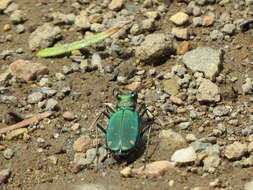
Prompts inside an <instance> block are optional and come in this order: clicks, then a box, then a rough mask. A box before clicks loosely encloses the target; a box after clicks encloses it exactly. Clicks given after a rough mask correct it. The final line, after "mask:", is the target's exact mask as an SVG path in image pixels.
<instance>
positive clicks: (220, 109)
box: [213, 105, 230, 117]
mask: <svg viewBox="0 0 253 190" xmlns="http://www.w3.org/2000/svg"><path fill="white" fill-rule="evenodd" d="M229 113H230V109H229V108H228V107H226V106H223V105H219V106H216V107H215V108H214V109H213V114H214V116H219V117H221V116H226V115H228V114H229Z"/></svg>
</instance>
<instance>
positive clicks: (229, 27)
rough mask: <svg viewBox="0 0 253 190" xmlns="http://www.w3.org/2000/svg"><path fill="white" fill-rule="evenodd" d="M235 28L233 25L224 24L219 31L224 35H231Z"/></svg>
mask: <svg viewBox="0 0 253 190" xmlns="http://www.w3.org/2000/svg"><path fill="white" fill-rule="evenodd" d="M235 29H236V26H235V25H234V24H225V25H224V27H223V28H222V29H221V31H222V32H224V33H225V34H229V35H233V34H234V32H235Z"/></svg>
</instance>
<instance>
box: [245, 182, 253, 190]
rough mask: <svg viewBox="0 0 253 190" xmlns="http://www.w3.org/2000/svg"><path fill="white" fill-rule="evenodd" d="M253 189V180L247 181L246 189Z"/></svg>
mask: <svg viewBox="0 0 253 190" xmlns="http://www.w3.org/2000/svg"><path fill="white" fill-rule="evenodd" d="M252 189H253V180H251V181H250V182H247V183H245V185H244V190H252Z"/></svg>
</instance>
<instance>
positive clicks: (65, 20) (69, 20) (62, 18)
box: [50, 12, 75, 25]
mask: <svg viewBox="0 0 253 190" xmlns="http://www.w3.org/2000/svg"><path fill="white" fill-rule="evenodd" d="M50 18H52V19H53V23H54V24H55V25H60V24H73V23H74V20H75V15H74V14H72V13H71V14H63V13H60V12H53V13H52V14H51V15H50Z"/></svg>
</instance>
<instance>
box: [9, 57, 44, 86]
mask: <svg viewBox="0 0 253 190" xmlns="http://www.w3.org/2000/svg"><path fill="white" fill-rule="evenodd" d="M10 71H11V74H12V75H13V76H15V77H17V78H22V79H24V80H26V81H29V80H34V79H36V78H37V77H38V76H39V75H45V74H48V73H49V70H48V68H47V67H46V66H44V65H42V64H41V63H35V62H31V61H27V60H22V59H19V60H17V61H14V62H13V63H11V65H10Z"/></svg>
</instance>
